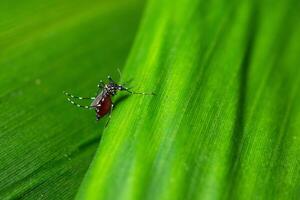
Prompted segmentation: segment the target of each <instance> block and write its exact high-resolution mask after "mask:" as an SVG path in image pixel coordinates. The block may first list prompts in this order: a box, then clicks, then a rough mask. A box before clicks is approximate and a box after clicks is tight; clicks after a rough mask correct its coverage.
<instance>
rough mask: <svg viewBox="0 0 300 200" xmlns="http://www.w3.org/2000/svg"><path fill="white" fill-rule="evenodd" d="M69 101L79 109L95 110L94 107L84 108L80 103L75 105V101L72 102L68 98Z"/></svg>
mask: <svg viewBox="0 0 300 200" xmlns="http://www.w3.org/2000/svg"><path fill="white" fill-rule="evenodd" d="M68 101H69V102H70V103H71V104H73V105H74V106H76V107H78V108H85V109H94V107H92V106H83V105H80V104H78V103H75V102H74V101H72V100H71V99H70V98H68Z"/></svg>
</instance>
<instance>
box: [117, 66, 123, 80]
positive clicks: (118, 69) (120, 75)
mask: <svg viewBox="0 0 300 200" xmlns="http://www.w3.org/2000/svg"><path fill="white" fill-rule="evenodd" d="M117 71H118V73H119V81H121V78H122V73H121V70H120V68H119V67H118V68H117Z"/></svg>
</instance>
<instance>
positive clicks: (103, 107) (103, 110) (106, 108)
mask: <svg viewBox="0 0 300 200" xmlns="http://www.w3.org/2000/svg"><path fill="white" fill-rule="evenodd" d="M111 106H112V101H111V97H110V96H107V97H105V98H104V100H103V101H102V102H100V104H99V106H97V109H96V112H97V115H98V116H100V117H103V116H104V115H106V114H107V113H108V112H110V109H111Z"/></svg>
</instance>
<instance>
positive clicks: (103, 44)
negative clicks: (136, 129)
mask: <svg viewBox="0 0 300 200" xmlns="http://www.w3.org/2000/svg"><path fill="white" fill-rule="evenodd" d="M142 9H143V2H141V1H134V0H132V1H131V0H130V1H116V0H115V1H96V0H89V1H79V0H75V1H71V0H67V1H58V0H54V1H49V2H48V1H37V0H30V1H1V2H0V18H1V21H0V49H1V50H0V109H1V112H0V163H1V164H0V199H1V200H3V199H19V198H22V199H73V198H74V196H75V194H76V192H77V189H78V187H79V185H80V183H81V180H82V178H83V176H84V173H85V172H86V170H87V168H88V166H89V164H90V161H91V159H92V156H93V154H94V152H95V151H96V147H97V144H98V142H99V140H100V134H101V132H102V130H103V127H104V122H101V123H100V124H99V123H96V122H95V121H96V120H95V113H94V112H89V111H84V110H80V109H77V108H75V107H74V106H72V105H71V104H69V103H68V102H67V101H66V98H65V96H64V95H63V93H62V92H63V91H64V90H68V91H69V92H74V93H75V94H81V95H87V96H88V95H94V93H95V92H96V91H97V84H98V81H99V80H100V79H101V78H105V77H106V76H107V75H108V73H113V74H117V71H116V68H117V67H122V66H123V65H124V61H125V59H126V57H127V54H128V52H129V49H130V47H131V44H132V41H133V39H134V35H135V31H136V29H137V25H138V23H139V19H140V14H141V11H142ZM82 103H84V104H88V103H89V102H82Z"/></svg>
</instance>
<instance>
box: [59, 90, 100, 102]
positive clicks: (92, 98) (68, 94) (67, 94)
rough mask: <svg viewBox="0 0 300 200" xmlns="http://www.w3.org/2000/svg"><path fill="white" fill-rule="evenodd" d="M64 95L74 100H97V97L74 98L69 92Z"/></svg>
mask: <svg viewBox="0 0 300 200" xmlns="http://www.w3.org/2000/svg"><path fill="white" fill-rule="evenodd" d="M64 94H65V95H66V96H68V97H71V98H73V99H80V100H82V99H91V100H94V99H95V98H96V97H79V96H74V95H73V94H70V93H68V92H64Z"/></svg>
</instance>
